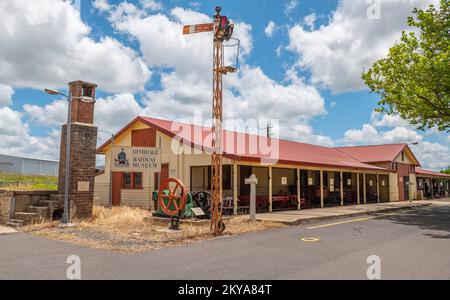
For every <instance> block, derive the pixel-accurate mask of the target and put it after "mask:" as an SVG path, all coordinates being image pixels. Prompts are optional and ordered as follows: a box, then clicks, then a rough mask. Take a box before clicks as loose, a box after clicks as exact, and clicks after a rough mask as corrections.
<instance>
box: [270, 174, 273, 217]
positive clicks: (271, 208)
mask: <svg viewBox="0 0 450 300" xmlns="http://www.w3.org/2000/svg"><path fill="white" fill-rule="evenodd" d="M272 182H273V180H272V166H269V212H272V211H273V207H272V188H273V187H272Z"/></svg>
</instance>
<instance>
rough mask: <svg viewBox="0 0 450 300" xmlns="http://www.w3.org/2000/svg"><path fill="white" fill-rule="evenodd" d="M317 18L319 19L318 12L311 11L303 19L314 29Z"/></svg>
mask: <svg viewBox="0 0 450 300" xmlns="http://www.w3.org/2000/svg"><path fill="white" fill-rule="evenodd" d="M316 20H317V16H316V13H311V14H309V15H307V16H306V17H305V18H304V19H303V21H304V22H305V25H306V26H308V28H309V29H310V30H313V29H314V26H315V23H316Z"/></svg>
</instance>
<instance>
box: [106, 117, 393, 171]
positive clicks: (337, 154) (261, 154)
mask: <svg viewBox="0 0 450 300" xmlns="http://www.w3.org/2000/svg"><path fill="white" fill-rule="evenodd" d="M139 120H140V121H142V122H144V123H147V124H148V125H150V126H153V127H156V128H157V129H158V130H160V131H161V132H164V133H165V134H167V135H169V136H172V137H173V136H175V135H177V136H178V137H179V138H180V139H183V141H184V144H185V145H190V146H193V147H195V148H197V149H204V150H207V151H208V150H210V149H211V128H208V127H203V126H197V125H192V124H186V123H179V122H175V121H168V120H161V119H155V118H148V117H138V118H137V119H136V120H134V121H133V122H132V123H130V124H129V126H127V127H130V126H131V125H132V124H134V123H136V121H139ZM127 127H125V128H124V129H123V130H122V131H121V132H119V134H118V135H120V134H121V133H122V132H123V131H125V130H126V128H127ZM223 138H224V156H225V157H229V158H232V159H234V160H241V161H255V162H273V159H277V158H278V159H277V162H278V163H280V164H295V165H311V166H324V167H327V166H329V167H340V168H347V169H365V170H383V171H387V170H386V169H383V168H379V167H376V166H373V165H369V164H365V163H362V162H360V161H358V160H357V159H355V158H352V157H350V156H348V155H347V154H345V153H343V152H341V151H339V150H337V149H334V148H328V147H322V146H316V145H310V144H304V143H298V142H293V141H286V140H279V139H268V138H266V137H262V136H258V135H251V134H244V133H238V132H234V131H226V130H225V131H224V136H223ZM244 141H245V142H244ZM277 143H278V144H279V145H278V147H277V146H276V144H277ZM108 144H109V142H107V143H105V144H104V145H102V146H101V147H100V148H99V149H98V152H102V151H103V149H104V147H106V146H107V145H108ZM256 145H273V146H274V147H273V148H272V149H279V154H277V153H269V152H266V151H264V149H266V148H264V147H257V146H256ZM267 149H270V148H267Z"/></svg>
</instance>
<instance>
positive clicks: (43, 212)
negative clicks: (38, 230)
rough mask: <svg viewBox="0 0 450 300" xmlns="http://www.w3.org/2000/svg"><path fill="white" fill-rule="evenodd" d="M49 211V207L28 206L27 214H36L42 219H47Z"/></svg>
mask: <svg viewBox="0 0 450 300" xmlns="http://www.w3.org/2000/svg"><path fill="white" fill-rule="evenodd" d="M48 211H49V208H48V206H28V207H27V211H26V212H29V213H35V214H38V215H39V216H40V217H42V218H46V217H47V215H48Z"/></svg>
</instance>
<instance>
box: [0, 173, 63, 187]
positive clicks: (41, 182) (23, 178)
mask: <svg viewBox="0 0 450 300" xmlns="http://www.w3.org/2000/svg"><path fill="white" fill-rule="evenodd" d="M0 189H3V190H27V191H33V190H45V191H50V190H57V189H58V177H55V176H38V175H20V174H13V173H2V172H0Z"/></svg>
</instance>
